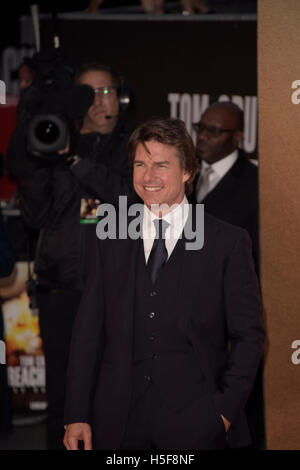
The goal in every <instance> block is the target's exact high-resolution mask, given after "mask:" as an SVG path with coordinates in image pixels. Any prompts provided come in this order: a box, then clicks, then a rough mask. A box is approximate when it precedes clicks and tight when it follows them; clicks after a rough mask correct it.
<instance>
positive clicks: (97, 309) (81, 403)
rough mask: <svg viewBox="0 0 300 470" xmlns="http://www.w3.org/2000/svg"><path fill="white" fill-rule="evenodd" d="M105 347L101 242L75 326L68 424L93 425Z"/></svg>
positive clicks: (96, 247)
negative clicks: (97, 386) (97, 384)
mask: <svg viewBox="0 0 300 470" xmlns="http://www.w3.org/2000/svg"><path fill="white" fill-rule="evenodd" d="M93 236H94V235H93ZM87 242H88V240H87ZM103 345H104V295H103V278H102V268H101V258H100V249H99V241H97V243H95V252H94V257H93V260H91V265H90V271H89V274H88V276H87V278H86V283H85V288H84V290H83V294H82V298H81V302H80V305H79V309H78V312H77V315H76V319H75V323H74V326H73V332H72V340H71V347H70V356H69V363H68V372H67V388H66V401H65V414H64V423H65V424H71V423H76V422H87V423H90V422H91V410H92V401H93V394H94V388H95V385H96V380H97V376H98V372H99V364H100V362H101V356H102V349H103Z"/></svg>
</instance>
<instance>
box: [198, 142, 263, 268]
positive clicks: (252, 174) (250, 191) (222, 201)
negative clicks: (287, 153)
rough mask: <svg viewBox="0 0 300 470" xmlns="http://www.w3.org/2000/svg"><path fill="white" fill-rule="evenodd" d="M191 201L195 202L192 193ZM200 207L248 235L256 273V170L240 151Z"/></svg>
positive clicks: (257, 237)
mask: <svg viewBox="0 0 300 470" xmlns="http://www.w3.org/2000/svg"><path fill="white" fill-rule="evenodd" d="M198 177H199V176H198ZM195 188H196V184H195ZM192 199H193V200H194V201H195V200H196V194H195V193H194V194H193V197H192ZM202 203H203V204H205V210H206V211H207V212H208V213H209V214H211V215H213V216H215V217H217V218H220V219H221V220H225V221H226V222H229V223H230V224H233V225H237V226H238V227H242V228H244V229H246V230H247V231H248V233H249V235H250V237H251V240H252V246H253V256H254V259H255V265H256V270H257V273H258V272H259V270H258V267H259V235H258V230H259V207H258V169H257V167H256V166H255V165H254V164H253V163H251V162H250V161H249V160H248V159H247V157H246V156H245V154H244V152H243V151H242V150H239V155H238V159H237V160H236V162H235V163H234V165H233V166H232V167H231V168H230V170H229V171H228V172H227V173H226V174H225V176H224V177H223V178H222V179H221V181H220V182H219V183H218V184H217V186H216V187H215V188H214V189H213V190H212V191H210V192H209V193H208V194H207V196H206V197H205V198H204V199H203V201H202Z"/></svg>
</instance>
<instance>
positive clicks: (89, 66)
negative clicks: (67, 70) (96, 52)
mask: <svg viewBox="0 0 300 470" xmlns="http://www.w3.org/2000/svg"><path fill="white" fill-rule="evenodd" d="M87 72H107V73H108V74H109V75H110V76H111V81H112V85H113V86H114V87H115V88H116V89H117V90H119V89H120V87H121V83H120V76H119V74H118V73H117V72H116V71H115V70H114V69H113V68H112V67H111V66H110V65H106V64H101V63H100V62H87V63H86V64H81V65H79V67H78V68H77V70H76V73H75V77H74V82H75V83H79V81H80V78H81V77H82V75H84V74H85V73H87Z"/></svg>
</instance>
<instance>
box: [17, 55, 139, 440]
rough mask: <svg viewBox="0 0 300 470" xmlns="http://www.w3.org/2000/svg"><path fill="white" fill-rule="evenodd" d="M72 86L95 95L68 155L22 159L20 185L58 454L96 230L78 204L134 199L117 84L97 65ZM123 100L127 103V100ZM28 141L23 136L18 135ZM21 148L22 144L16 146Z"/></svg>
mask: <svg viewBox="0 0 300 470" xmlns="http://www.w3.org/2000/svg"><path fill="white" fill-rule="evenodd" d="M75 81H76V82H77V83H78V84H84V85H89V86H90V87H92V89H93V90H94V95H93V99H94V101H93V103H92V105H91V106H90V107H89V108H88V111H87V113H86V114H85V115H84V117H83V119H81V120H80V122H78V121H77V122H75V126H74V129H75V132H70V138H71V140H72V141H69V143H68V144H67V146H66V148H64V149H60V150H59V151H57V152H56V153H55V154H52V155H48V156H46V157H47V158H43V157H44V155H42V153H39V152H32V151H31V152H27V155H26V159H27V162H28V167H27V169H26V170H24V171H23V172H22V175H21V179H20V186H19V192H20V201H21V211H22V216H23V218H24V220H25V222H26V223H27V224H28V225H29V226H31V227H32V228H35V229H38V230H40V236H39V242H38V247H37V253H36V259H35V272H36V274H37V279H38V284H37V294H36V295H37V301H38V307H39V321H40V331H41V337H42V340H43V347H44V353H45V360H46V390H47V398H48V421H47V424H48V448H49V449H62V448H63V444H62V438H63V434H64V428H63V424H64V423H63V408H64V396H65V374H66V370H67V362H68V353H69V343H70V338H71V331H72V326H73V322H74V318H75V315H76V312H77V308H78V305H79V301H80V296H81V289H82V272H84V271H85V270H86V269H88V268H87V266H86V267H85V268H83V260H84V259H85V257H84V254H83V253H81V249H80V247H81V240H82V237H85V234H86V232H88V231H89V230H91V229H93V230H95V225H84V224H80V207H81V201H82V199H83V198H94V199H99V200H100V201H101V202H109V203H117V202H118V197H119V195H122V194H127V195H131V196H132V197H133V198H134V197H135V193H134V191H133V189H132V186H131V182H130V181H131V178H130V174H129V169H128V157H127V153H126V150H125V148H126V144H127V140H128V134H127V132H126V131H125V130H124V127H123V124H122V119H121V115H122V113H121V112H120V108H122V107H123V105H122V102H121V98H122V96H121V95H122V84H121V83H120V77H119V76H118V75H117V74H116V73H115V72H114V71H113V70H112V69H111V68H110V67H108V66H106V65H101V64H99V63H92V64H87V65H83V66H82V67H80V69H79V70H78V72H77V74H76V77H75ZM127 101H128V100H127ZM23 134H24V135H25V132H23ZM19 145H20V142H19Z"/></svg>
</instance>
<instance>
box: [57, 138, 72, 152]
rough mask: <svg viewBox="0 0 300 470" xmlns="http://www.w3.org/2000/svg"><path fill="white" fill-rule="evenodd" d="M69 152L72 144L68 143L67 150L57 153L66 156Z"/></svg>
mask: <svg viewBox="0 0 300 470" xmlns="http://www.w3.org/2000/svg"><path fill="white" fill-rule="evenodd" d="M69 152H70V142H69V141H68V142H67V145H66V146H65V148H64V149H61V150H59V151H58V152H57V153H58V155H64V154H65V153H69Z"/></svg>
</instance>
